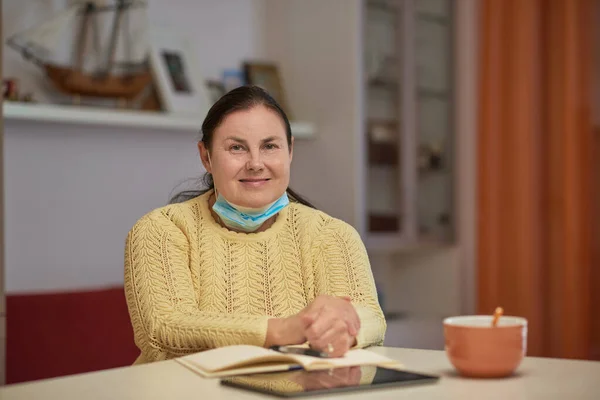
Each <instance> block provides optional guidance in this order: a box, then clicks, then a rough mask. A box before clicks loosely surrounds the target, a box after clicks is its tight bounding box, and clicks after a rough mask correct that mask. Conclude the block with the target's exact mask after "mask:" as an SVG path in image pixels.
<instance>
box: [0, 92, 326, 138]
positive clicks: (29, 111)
mask: <svg viewBox="0 0 600 400" xmlns="http://www.w3.org/2000/svg"><path fill="white" fill-rule="evenodd" d="M3 113H4V120H5V122H6V121H33V122H53V123H64V124H80V125H103V126H117V127H128V128H144V129H164V130H170V131H185V132H198V131H199V130H200V127H201V125H202V119H201V118H194V117H190V116H181V115H174V114H168V113H161V112H152V111H131V110H119V109H100V108H92V107H76V106H68V105H54V104H39V103H19V102H10V101H5V102H4V104H3ZM291 127H292V134H293V135H294V137H296V138H297V139H309V138H312V137H313V136H314V135H315V127H314V125H313V124H311V123H307V122H291Z"/></svg>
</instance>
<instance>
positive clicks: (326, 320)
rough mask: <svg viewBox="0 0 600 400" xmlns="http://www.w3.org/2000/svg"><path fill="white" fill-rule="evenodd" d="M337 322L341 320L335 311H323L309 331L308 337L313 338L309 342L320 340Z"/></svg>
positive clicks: (325, 309) (324, 309)
mask: <svg viewBox="0 0 600 400" xmlns="http://www.w3.org/2000/svg"><path fill="white" fill-rule="evenodd" d="M337 320H340V319H339V318H338V317H337V316H336V315H335V312H334V311H333V310H330V309H328V308H323V309H321V311H320V312H319V314H318V315H317V316H316V318H315V319H314V322H313V323H312V324H311V325H310V327H309V328H308V329H307V336H308V337H309V338H312V339H309V340H315V339H317V338H319V337H320V336H321V335H323V334H324V333H325V332H327V331H328V330H329V329H331V327H332V326H333V324H334V323H335V321H337Z"/></svg>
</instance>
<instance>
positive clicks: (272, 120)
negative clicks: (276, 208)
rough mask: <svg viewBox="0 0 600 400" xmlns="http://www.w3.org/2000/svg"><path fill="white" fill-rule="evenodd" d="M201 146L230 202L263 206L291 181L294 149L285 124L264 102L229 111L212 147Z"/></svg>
mask: <svg viewBox="0 0 600 400" xmlns="http://www.w3.org/2000/svg"><path fill="white" fill-rule="evenodd" d="M292 140H293V139H292ZM292 144H293V141H292ZM198 148H199V150H200V157H201V158H202V164H204V168H206V170H207V171H208V172H210V173H211V174H212V175H213V180H214V182H215V187H216V188H217V191H218V192H219V194H220V195H221V196H223V197H225V199H226V200H227V201H229V202H230V203H233V204H235V205H239V206H242V207H249V208H261V207H264V206H266V205H267V204H270V203H272V202H274V201H275V200H277V199H278V198H279V197H281V195H283V193H284V192H285V191H286V189H287V187H288V185H289V182H290V164H291V162H292V149H291V148H290V147H289V146H288V143H287V139H286V135H285V125H284V122H283V121H282V120H281V118H280V117H279V115H278V114H277V113H276V112H274V111H271V110H269V109H268V108H266V107H264V106H256V107H253V108H251V109H249V110H242V111H236V112H234V113H232V114H229V115H228V116H227V117H225V119H224V120H223V122H222V123H221V125H219V127H218V128H217V129H216V130H215V131H214V132H213V138H212V143H211V149H208V151H207V149H206V148H205V147H204V144H203V143H202V142H199V143H198Z"/></svg>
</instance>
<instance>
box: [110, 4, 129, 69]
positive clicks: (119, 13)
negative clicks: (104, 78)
mask: <svg viewBox="0 0 600 400" xmlns="http://www.w3.org/2000/svg"><path fill="white" fill-rule="evenodd" d="M127 7H129V3H126V2H125V0H118V3H117V10H116V11H115V18H114V20H113V28H112V33H111V37H110V47H109V50H108V59H107V61H106V68H105V70H104V72H105V73H106V74H110V71H111V69H112V67H113V64H114V62H115V54H116V52H117V41H118V38H119V30H120V25H121V20H122V19H123V11H124V10H125V9H126V8H127Z"/></svg>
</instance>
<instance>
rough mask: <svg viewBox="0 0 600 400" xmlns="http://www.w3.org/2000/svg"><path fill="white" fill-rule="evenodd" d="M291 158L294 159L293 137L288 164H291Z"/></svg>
mask: <svg viewBox="0 0 600 400" xmlns="http://www.w3.org/2000/svg"><path fill="white" fill-rule="evenodd" d="M292 158H294V137H293V136H292V141H291V143H290V162H292Z"/></svg>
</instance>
